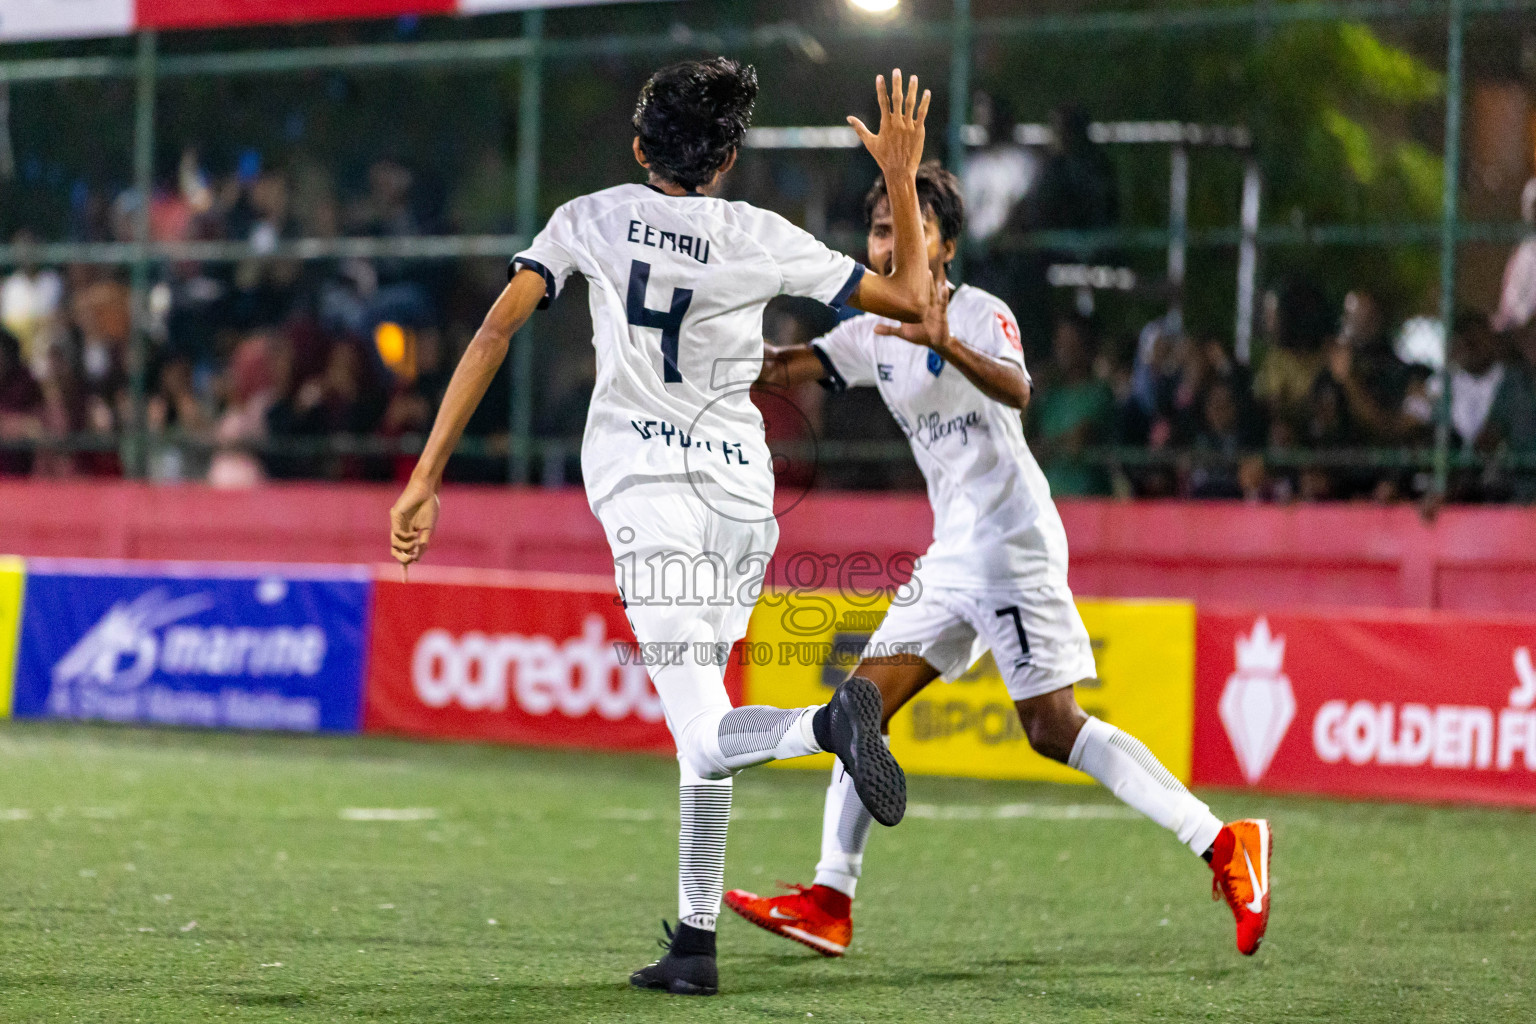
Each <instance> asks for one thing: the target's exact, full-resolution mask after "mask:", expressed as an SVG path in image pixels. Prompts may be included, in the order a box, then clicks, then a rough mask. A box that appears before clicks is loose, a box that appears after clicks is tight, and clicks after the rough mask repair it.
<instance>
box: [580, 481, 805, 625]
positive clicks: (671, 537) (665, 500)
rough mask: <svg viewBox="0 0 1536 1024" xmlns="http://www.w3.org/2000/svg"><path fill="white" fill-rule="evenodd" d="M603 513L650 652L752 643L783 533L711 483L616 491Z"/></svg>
mask: <svg viewBox="0 0 1536 1024" xmlns="http://www.w3.org/2000/svg"><path fill="white" fill-rule="evenodd" d="M593 512H594V513H595V514H596V515H597V518H598V521H599V522H601V523H602V524H603V532H604V533H606V534H607V535H608V546H609V547H610V548H611V549H612V551H613V560H614V575H615V577H616V580H617V582H618V586H619V592H620V595H621V596H622V597H623V598H624V608H625V612H626V613H627V614H628V616H629V622H630V625H631V626H633V627H634V630H635V637H636V639H638V640H639V641H640V642H641V643H669V642H675V641H680V640H682V641H690V642H694V641H699V640H701V639H706V638H707V640H708V641H711V642H714V643H717V644H724V645H726V649H727V650H728V649H729V647H730V645H732V644H734V643H735V642H736V641H738V640H740V639H741V638H742V637H744V636H746V635H747V622H748V620H750V619H751V618H752V609H753V607H754V606H755V605H756V603H757V597H758V593H759V592H760V591H761V588H762V582H763V575H764V573H765V571H766V570H767V566H768V560H769V558H770V557H772V555H773V549H774V547H775V545H777V544H778V541H779V524H778V522H777V521H776V520H775V519H774V518H773V515H772V514H771V513H770V512H768V511H766V510H763V509H760V508H758V507H757V506H755V505H753V504H751V503H748V502H745V501H742V500H740V499H737V498H734V497H731V496H729V495H727V494H725V493H724V492H723V491H720V490H719V489H718V488H716V487H714V486H713V485H712V484H711V483H709V482H708V481H707V480H705V481H698V482H695V483H690V482H689V481H687V480H686V479H678V480H673V479H669V478H659V479H654V480H647V481H646V482H643V483H637V484H634V485H631V486H629V487H626V488H622V489H620V490H617V491H615V492H614V493H612V494H611V495H609V496H608V497H605V498H603V499H601V500H600V501H598V502H597V503H595V505H594V506H593Z"/></svg>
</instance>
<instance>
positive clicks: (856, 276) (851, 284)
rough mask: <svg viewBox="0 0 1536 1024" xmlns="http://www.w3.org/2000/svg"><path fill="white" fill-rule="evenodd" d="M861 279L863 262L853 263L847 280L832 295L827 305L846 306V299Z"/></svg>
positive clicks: (862, 278) (862, 277)
mask: <svg viewBox="0 0 1536 1024" xmlns="http://www.w3.org/2000/svg"><path fill="white" fill-rule="evenodd" d="M862 280H864V264H862V263H855V264H854V265H853V273H851V274H849V275H848V280H846V281H844V282H843V287H842V288H840V289H839V290H838V293H837V294H836V295H834V296H833V297H832V301H831V302H830V303H828V305H830V306H846V305H847V304H848V299H849V298H850V297H851V296H852V295H853V292H854V289H856V288H858V286H859V282H860V281H862Z"/></svg>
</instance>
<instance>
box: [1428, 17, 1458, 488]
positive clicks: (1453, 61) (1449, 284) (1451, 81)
mask: <svg viewBox="0 0 1536 1024" xmlns="http://www.w3.org/2000/svg"><path fill="white" fill-rule="evenodd" d="M1463 3H1464V0H1451V3H1450V25H1449V29H1448V32H1447V40H1446V52H1445V64H1446V69H1445V189H1444V193H1443V197H1442V200H1441V212H1440V323H1441V325H1442V327H1443V329H1444V332H1445V358H1444V359H1443V360H1442V361H1441V364H1440V403H1439V407H1438V409H1437V410H1436V414H1435V482H1434V493H1435V496H1436V497H1438V498H1444V497H1445V492H1446V487H1447V484H1448V483H1449V478H1450V455H1451V324H1452V322H1453V321H1454V320H1455V319H1456V235H1457V228H1458V220H1459V209H1458V205H1457V200H1458V196H1459V189H1460V183H1461V182H1460V179H1461V78H1462V46H1461V35H1462V28H1463V21H1464V19H1465V9H1464V7H1463Z"/></svg>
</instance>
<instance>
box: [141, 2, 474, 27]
mask: <svg viewBox="0 0 1536 1024" xmlns="http://www.w3.org/2000/svg"><path fill="white" fill-rule="evenodd" d="M455 9H456V3H455V0H242V2H241V3H230V2H229V0H137V10H138V27H139V28H158V29H178V28H224V27H228V26H233V25H259V24H272V23H281V22H294V21H334V20H338V19H342V18H392V17H395V16H396V15H400V14H451V13H453V11H454V10H455Z"/></svg>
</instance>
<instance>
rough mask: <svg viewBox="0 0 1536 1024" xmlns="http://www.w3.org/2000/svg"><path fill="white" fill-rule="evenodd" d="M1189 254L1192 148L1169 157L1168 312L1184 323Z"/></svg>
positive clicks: (1178, 148)
mask: <svg viewBox="0 0 1536 1024" xmlns="http://www.w3.org/2000/svg"><path fill="white" fill-rule="evenodd" d="M1188 252H1189V148H1188V147H1187V146H1185V145H1184V144H1183V143H1182V142H1181V143H1179V144H1178V145H1177V146H1174V147H1173V149H1172V150H1171V151H1170V152H1169V154H1168V312H1169V313H1170V314H1172V315H1174V317H1175V318H1176V319H1177V320H1178V322H1179V323H1180V324H1183V322H1184V266H1185V261H1186V258H1187V256H1188Z"/></svg>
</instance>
